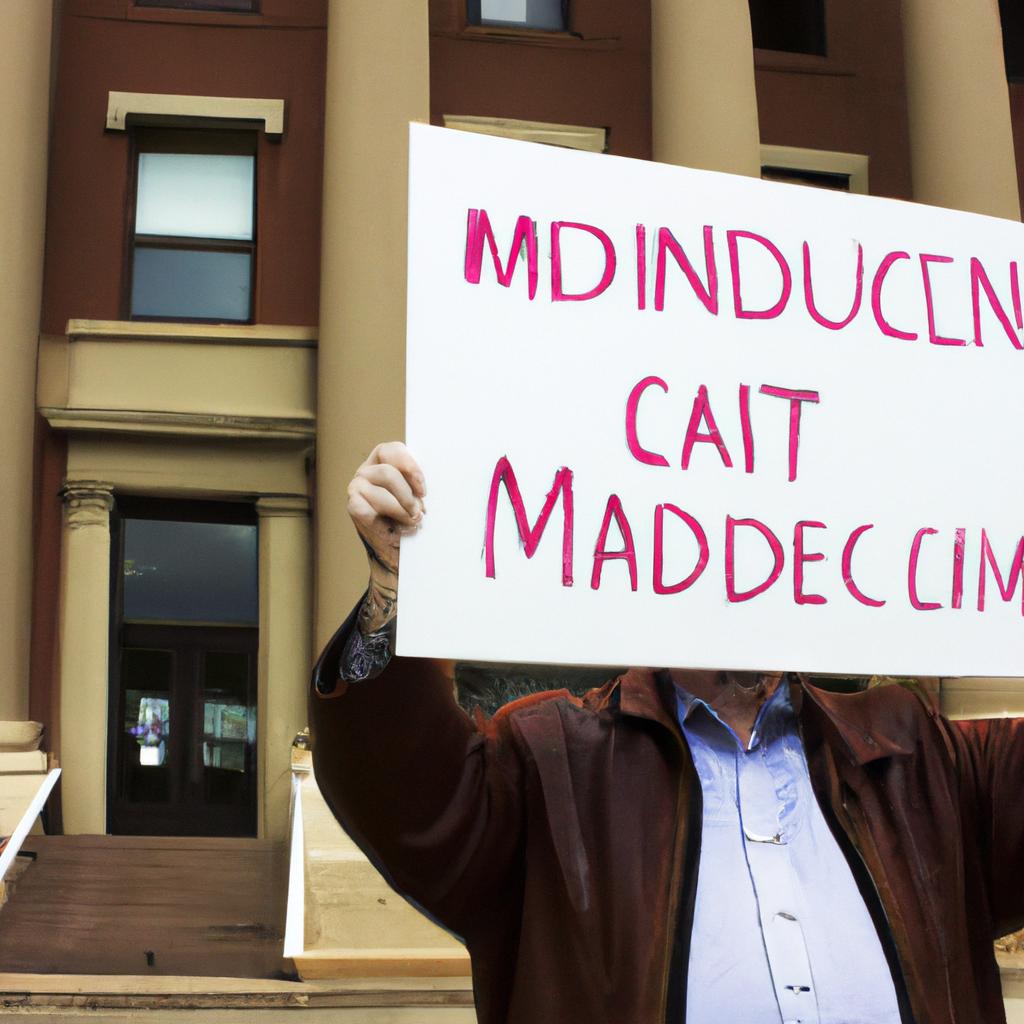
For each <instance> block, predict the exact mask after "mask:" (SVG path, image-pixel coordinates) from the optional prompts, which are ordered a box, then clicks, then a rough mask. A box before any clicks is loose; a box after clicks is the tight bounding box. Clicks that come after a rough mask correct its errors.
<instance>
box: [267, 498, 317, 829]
mask: <svg viewBox="0 0 1024 1024" xmlns="http://www.w3.org/2000/svg"><path fill="white" fill-rule="evenodd" d="M256 514H257V515H258V516H259V530H260V548H259V565H260V651H259V709H258V712H257V715H258V722H259V730H258V733H259V754H258V758H257V760H258V763H259V766H260V767H259V773H260V800H259V806H260V825H259V834H260V836H261V837H262V838H266V839H284V837H285V836H286V834H287V831H288V810H289V801H290V797H291V759H292V740H293V739H294V738H295V734H296V733H298V732H301V731H302V730H303V729H305V727H306V694H307V689H308V687H309V674H310V669H311V666H312V652H311V649H310V648H311V642H312V618H313V601H312V553H311V546H310V524H309V501H308V500H307V499H306V498H260V499H258V500H257V502H256Z"/></svg>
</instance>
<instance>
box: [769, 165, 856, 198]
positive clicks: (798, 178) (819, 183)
mask: <svg viewBox="0 0 1024 1024" xmlns="http://www.w3.org/2000/svg"><path fill="white" fill-rule="evenodd" d="M761 178H762V179H763V180H764V181H783V182H786V183H787V184H789V185H810V186H811V188H827V189H831V190H832V191H833V192H849V191H850V176H849V175H848V174H837V173H834V172H832V171H809V170H805V169H804V168H800V167H762V168H761Z"/></svg>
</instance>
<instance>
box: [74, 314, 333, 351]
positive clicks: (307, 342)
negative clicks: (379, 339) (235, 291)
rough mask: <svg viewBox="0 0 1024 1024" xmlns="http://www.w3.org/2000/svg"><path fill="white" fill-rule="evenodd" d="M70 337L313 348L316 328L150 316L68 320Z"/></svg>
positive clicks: (101, 339)
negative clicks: (168, 319) (193, 321)
mask: <svg viewBox="0 0 1024 1024" xmlns="http://www.w3.org/2000/svg"><path fill="white" fill-rule="evenodd" d="M65 333H66V334H67V336H68V339H69V340H70V341H76V340H77V339H79V338H88V339H90V340H91V341H104V340H107V339H109V340H111V341H126V340H133V341H178V342H191V343H195V344H202V343H209V342H213V343H215V344H221V345H279V346H282V347H289V348H316V342H317V329H316V328H315V327H297V326H294V325H292V324H187V323H178V322H162V321H161V322H157V321H150V320H69V321H68V323H67V328H66V329H65Z"/></svg>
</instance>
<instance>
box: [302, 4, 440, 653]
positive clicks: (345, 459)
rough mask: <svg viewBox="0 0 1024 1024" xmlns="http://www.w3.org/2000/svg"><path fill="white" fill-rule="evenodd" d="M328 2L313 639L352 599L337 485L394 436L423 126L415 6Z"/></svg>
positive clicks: (423, 74) (421, 55)
mask: <svg viewBox="0 0 1024 1024" xmlns="http://www.w3.org/2000/svg"><path fill="white" fill-rule="evenodd" d="M381 10H382V7H381V4H380V0H330V6H329V8H328V22H327V105H326V111H325V122H324V202H323V218H322V231H323V234H322V238H323V242H322V246H323V247H322V259H321V277H320V294H321V296H322V298H321V302H320V344H319V358H318V367H319V368H318V399H319V402H318V413H317V416H318V420H317V453H318V454H317V507H316V515H317V590H316V594H317V612H316V623H317V642H318V644H322V643H324V642H326V640H327V639H328V638H329V637H330V635H331V633H332V632H333V630H334V629H335V628H336V627H337V625H338V624H339V622H340V621H341V619H342V618H344V616H345V615H347V614H348V612H349V611H350V609H351V606H352V604H353V603H354V602H355V600H356V598H357V597H358V596H359V594H360V593H362V590H363V587H364V586H365V581H366V557H365V555H364V554H363V551H362V548H361V547H360V545H359V542H358V540H357V539H356V536H355V534H354V532H353V531H352V529H351V526H350V524H349V522H348V516H347V515H346V513H345V504H346V500H347V499H346V495H345V488H346V485H347V484H348V481H349V478H350V477H351V475H352V473H353V471H354V470H355V469H356V467H357V466H358V465H359V463H360V462H362V461H363V459H364V458H366V456H367V454H369V451H370V449H371V448H372V447H373V445H374V444H375V443H376V442H378V441H387V440H394V439H401V438H402V436H403V432H404V411H403V410H404V400H405V261H406V206H407V200H406V196H407V187H406V186H407V168H408V137H409V130H408V123H409V122H410V121H416V120H420V121H426V120H428V119H429V117H430V74H429V63H430V49H429V35H428V30H427V0H395V2H394V3H393V4H389V5H388V11H387V17H386V18H383V20H382V17H383V16H382V13H381Z"/></svg>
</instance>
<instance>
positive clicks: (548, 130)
mask: <svg viewBox="0 0 1024 1024" xmlns="http://www.w3.org/2000/svg"><path fill="white" fill-rule="evenodd" d="M444 126H445V127H446V128H455V129H457V130H458V131H461V132H475V133H476V134H477V135H497V136H499V137H500V138H504V139H517V140H518V141H520V142H542V143H544V144H545V145H548V146H562V147H563V148H564V149H581V150H583V151H584V152H587V153H603V152H604V151H605V149H606V147H607V144H608V139H607V132H606V130H605V129H604V128H588V127H586V126H583V125H573V124H547V123H545V122H543V121H517V120H515V119H514V118H509V117H477V116H476V115H474V114H445V115H444Z"/></svg>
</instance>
